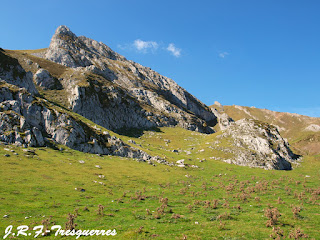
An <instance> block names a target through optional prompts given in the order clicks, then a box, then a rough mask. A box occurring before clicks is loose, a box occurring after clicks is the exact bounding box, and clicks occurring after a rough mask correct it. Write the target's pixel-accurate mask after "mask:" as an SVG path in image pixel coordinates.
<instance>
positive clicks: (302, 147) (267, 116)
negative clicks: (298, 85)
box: [211, 103, 320, 155]
mask: <svg viewBox="0 0 320 240" xmlns="http://www.w3.org/2000/svg"><path fill="white" fill-rule="evenodd" d="M211 107H214V108H216V109H217V110H218V112H220V113H222V112H224V113H226V114H228V115H229V116H230V117H231V118H232V119H233V120H235V121H237V120H239V119H243V118H248V119H256V120H259V121H263V122H266V123H269V124H272V125H274V126H276V127H277V128H278V130H279V132H280V133H281V135H282V136H283V137H285V138H287V139H288V141H289V143H290V144H291V146H292V147H293V148H294V149H295V150H296V151H297V152H298V153H299V154H303V155H305V154H309V155H313V154H320V118H315V117H308V116H304V115H299V114H295V113H285V112H275V111H270V110H267V109H259V108H255V107H243V106H237V105H232V106H222V105H220V104H219V103H217V104H214V105H212V106H211Z"/></svg>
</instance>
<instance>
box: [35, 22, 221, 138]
mask: <svg viewBox="0 0 320 240" xmlns="http://www.w3.org/2000/svg"><path fill="white" fill-rule="evenodd" d="M35 55H37V56H40V57H43V58H46V59H48V60H50V61H53V62H56V63H59V64H62V65H64V66H67V67H69V68H72V69H73V71H74V72H78V74H80V75H81V74H82V76H86V77H85V78H86V79H85V82H86V83H89V84H84V85H83V84H81V83H79V82H77V81H75V80H74V79H73V78H72V76H70V75H69V76H64V79H65V80H66V82H67V83H65V84H64V86H65V88H66V89H67V90H68V91H69V95H70V96H69V98H68V101H69V104H70V107H71V109H72V110H74V111H75V112H77V113H79V114H81V115H83V116H85V117H87V118H89V119H90V120H92V121H94V122H97V123H98V124H100V125H102V126H104V127H107V128H110V129H112V130H115V131H116V130H117V129H123V128H150V127H160V126H175V125H178V126H181V127H183V128H186V129H189V130H194V131H200V132H205V133H212V132H213V130H212V128H210V127H212V126H214V125H215V124H216V121H217V119H216V116H215V115H214V113H212V111H210V109H209V108H208V107H207V106H205V105H204V104H203V103H201V102H200V101H199V100H198V99H196V98H195V97H193V96H192V95H191V94H189V93H188V92H187V91H185V90H184V89H183V88H181V87H180V86H179V85H177V84H176V83H175V82H174V81H173V80H171V79H169V78H166V77H164V76H161V75H160V74H158V73H157V72H155V71H153V70H151V69H150V68H147V67H143V66H141V65H140V64H138V63H135V62H133V61H128V60H126V59H125V58H124V57H123V56H121V55H119V54H118V53H116V52H114V51H112V50H111V49H110V48H109V47H108V46H106V45H105V44H103V43H98V42H97V41H94V40H92V39H89V38H86V37H83V36H81V37H77V36H76V35H75V34H74V33H72V32H71V31H70V29H69V28H67V27H65V26H60V27H59V28H58V29H57V30H56V32H55V34H54V36H53V37H52V40H51V43H50V46H49V48H48V50H47V51H45V52H43V53H37V54H35ZM75 74H77V73H74V74H73V75H75ZM90 74H94V75H99V76H100V80H101V81H97V80H96V77H95V80H94V81H90V79H89V78H90V77H88V75H90ZM71 75H72V74H71ZM68 80H69V81H68ZM123 92H125V94H124V93H123ZM105 94H106V95H108V94H109V96H110V95H112V98H113V99H110V98H109V97H108V96H105ZM102 95H103V96H102ZM101 96H102V98H108V99H109V101H110V104H105V101H103V100H102V98H101ZM125 105H126V106H125ZM150 109H151V110H150ZM89 110H90V111H89ZM103 116H107V117H103ZM108 116H110V117H108Z"/></svg>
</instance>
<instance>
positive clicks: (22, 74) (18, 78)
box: [0, 48, 38, 94]
mask: <svg viewBox="0 0 320 240" xmlns="http://www.w3.org/2000/svg"><path fill="white" fill-rule="evenodd" d="M0 80H5V81H6V82H8V83H11V84H14V85H16V86H18V87H20V88H25V89H26V90H27V91H28V92H30V93H32V94H36V93H38V91H37V89H36V88H35V86H34V84H33V81H32V73H31V72H26V71H25V70H24V69H23V68H22V66H21V65H20V63H19V62H18V60H17V59H15V58H12V57H10V56H8V55H6V54H4V52H3V50H2V49H1V48H0Z"/></svg>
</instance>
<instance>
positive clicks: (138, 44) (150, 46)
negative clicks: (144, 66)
mask: <svg viewBox="0 0 320 240" xmlns="http://www.w3.org/2000/svg"><path fill="white" fill-rule="evenodd" d="M133 46H134V48H135V49H136V50H138V51H141V52H147V51H148V50H151V51H155V50H157V49H158V46H159V44H158V43H157V42H154V41H143V40H141V39H136V40H135V41H134V42H133Z"/></svg>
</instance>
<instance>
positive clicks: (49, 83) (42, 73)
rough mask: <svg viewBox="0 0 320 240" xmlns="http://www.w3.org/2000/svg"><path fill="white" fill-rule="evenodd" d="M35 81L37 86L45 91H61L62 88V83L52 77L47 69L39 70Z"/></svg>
mask: <svg viewBox="0 0 320 240" xmlns="http://www.w3.org/2000/svg"><path fill="white" fill-rule="evenodd" d="M33 80H34V82H35V84H37V85H38V86H39V87H42V88H43V89H45V90H47V89H60V88H61V87H62V86H61V84H60V82H59V81H58V80H57V79H55V78H54V77H52V76H51V74H50V73H49V72H48V71H47V70H45V69H39V70H38V71H37V72H36V73H35V74H34V75H33Z"/></svg>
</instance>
